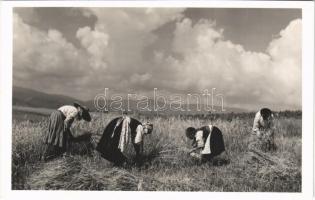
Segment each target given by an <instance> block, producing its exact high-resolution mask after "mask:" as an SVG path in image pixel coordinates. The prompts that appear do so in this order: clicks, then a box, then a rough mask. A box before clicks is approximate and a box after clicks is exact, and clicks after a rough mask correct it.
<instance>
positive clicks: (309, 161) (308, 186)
mask: <svg viewBox="0 0 315 200" xmlns="http://www.w3.org/2000/svg"><path fill="white" fill-rule="evenodd" d="M0 6H1V29H0V30H1V35H0V36H1V42H0V44H1V49H0V56H1V59H0V61H1V67H0V97H1V98H0V155H1V157H0V163H1V164H0V179H1V180H0V181H1V182H0V198H4V199H20V198H26V199H27V198H32V199H33V200H35V199H43V198H45V199H47V200H49V199H57V198H61V199H63V198H76V199H91V198H106V199H108V198H113V199H128V198H140V199H151V200H154V199H159V200H160V199H161V198H166V199H173V198H181V199H202V198H221V199H222V198H224V199H245V200H246V199H257V200H258V199H275V200H276V199H285V200H287V199H312V198H313V189H314V184H313V177H314V176H313V166H314V151H311V150H310V149H312V150H314V148H313V143H314V140H313V139H314V137H313V133H314V131H313V123H314V117H313V111H314V106H313V105H314V2H313V1H278V2H275V1H2V2H0ZM14 7H209V8H210V7H215V8H226V7H229V8H300V9H302V27H303V34H302V40H303V43H302V47H303V49H302V133H303V134H302V192H301V193H275V192H263V193H262V192H121V191H119V192H113V191H16V190H11V147H12V144H11V141H12V77H13V76H12V42H13V32H12V31H13V29H12V24H13V23H12V20H13V18H12V15H13V14H12V12H13V8H14ZM284 98H285V97H284Z"/></svg>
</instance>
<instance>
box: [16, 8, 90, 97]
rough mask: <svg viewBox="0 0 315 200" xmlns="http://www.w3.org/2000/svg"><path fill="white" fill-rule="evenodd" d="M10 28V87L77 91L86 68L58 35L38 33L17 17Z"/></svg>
mask: <svg viewBox="0 0 315 200" xmlns="http://www.w3.org/2000/svg"><path fill="white" fill-rule="evenodd" d="M13 26H14V35H13V69H14V73H13V77H14V84H17V85H21V86H25V87H30V88H37V89H41V90H44V91H45V90H48V91H50V92H51V91H54V92H57V91H58V88H62V87H65V88H69V89H67V90H68V91H70V90H71V89H74V88H76V87H77V83H79V82H80V81H79V79H80V78H82V77H83V76H84V74H85V73H84V72H85V66H86V63H85V59H84V55H83V54H82V53H81V52H80V51H78V50H77V49H76V48H75V47H74V46H73V45H72V44H71V43H69V42H67V41H66V40H65V39H64V37H63V36H62V34H61V33H60V32H59V31H57V30H49V31H47V32H44V31H40V30H38V29H36V28H34V27H31V26H29V25H28V24H26V23H24V21H23V20H22V19H21V18H20V17H19V15H17V14H14V16H13ZM66 86H68V87H66ZM72 86H73V88H71V87H72Z"/></svg>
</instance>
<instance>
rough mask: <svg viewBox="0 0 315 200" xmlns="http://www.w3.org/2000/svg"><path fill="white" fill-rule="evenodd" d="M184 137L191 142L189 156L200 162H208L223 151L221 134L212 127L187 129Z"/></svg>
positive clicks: (217, 129)
mask: <svg viewBox="0 0 315 200" xmlns="http://www.w3.org/2000/svg"><path fill="white" fill-rule="evenodd" d="M186 136H187V137H188V138H189V139H191V140H192V147H193V149H192V150H191V151H190V155H191V156H193V157H196V158H198V159H200V160H201V161H210V160H211V159H212V158H213V157H215V156H217V155H219V154H221V153H222V152H223V151H225V147H224V140H223V135H222V132H221V131H220V129H219V128H217V127H216V126H213V125H209V126H203V127H201V128H198V129H196V128H194V127H189V128H187V129H186Z"/></svg>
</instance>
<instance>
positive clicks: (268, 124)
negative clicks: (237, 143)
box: [249, 108, 276, 152]
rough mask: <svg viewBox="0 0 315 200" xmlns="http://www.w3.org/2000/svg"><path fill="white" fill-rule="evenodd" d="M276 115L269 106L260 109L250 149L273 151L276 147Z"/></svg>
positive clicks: (256, 117)
mask: <svg viewBox="0 0 315 200" xmlns="http://www.w3.org/2000/svg"><path fill="white" fill-rule="evenodd" d="M274 131H275V129H274V117H273V114H272V111H271V110H270V109H268V108H262V109H260V110H259V111H258V112H257V113H256V115H255V119H254V123H253V129H252V136H251V141H250V145H249V148H250V150H253V149H256V150H262V151H264V152H266V151H272V150H275V149H276V145H275V142H274Z"/></svg>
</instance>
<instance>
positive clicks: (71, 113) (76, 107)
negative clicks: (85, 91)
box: [42, 102, 91, 161]
mask: <svg viewBox="0 0 315 200" xmlns="http://www.w3.org/2000/svg"><path fill="white" fill-rule="evenodd" d="M81 119H83V120H85V121H87V122H90V121H91V116H90V113H89V109H88V108H86V107H84V106H82V105H80V104H79V103H77V102H75V103H74V104H73V106H72V105H65V106H62V107H60V108H58V109H57V110H55V111H53V112H52V113H51V115H50V118H49V125H48V132H47V133H46V135H45V137H44V143H45V144H46V146H45V151H44V154H43V156H42V160H44V161H45V160H47V159H50V158H53V157H56V156H59V155H61V154H63V153H65V152H66V151H67V146H68V143H69V140H71V138H73V136H72V133H71V131H70V127H71V125H72V123H73V121H74V120H81Z"/></svg>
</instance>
